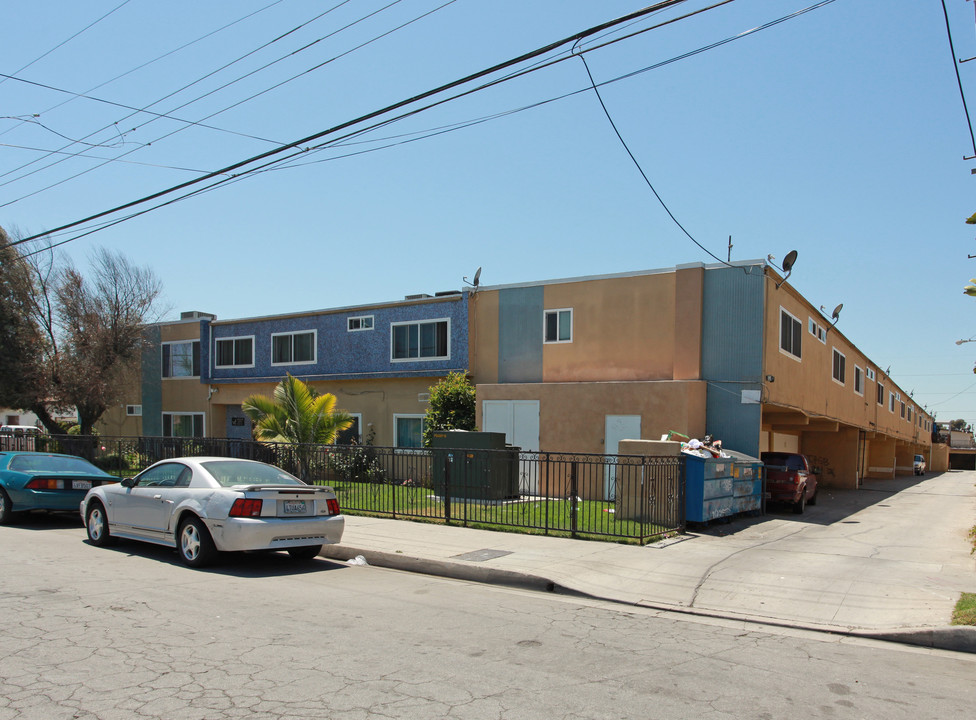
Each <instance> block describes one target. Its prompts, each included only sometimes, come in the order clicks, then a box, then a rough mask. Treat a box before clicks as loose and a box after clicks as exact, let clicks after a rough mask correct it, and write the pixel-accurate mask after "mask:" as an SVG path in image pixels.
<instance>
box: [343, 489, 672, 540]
mask: <svg viewBox="0 0 976 720" xmlns="http://www.w3.org/2000/svg"><path fill="white" fill-rule="evenodd" d="M332 487H333V488H334V489H335V491H336V495H337V497H338V498H339V505H340V507H342V509H343V512H347V513H349V514H364V515H380V516H388V517H391V516H396V517H400V516H402V517H405V518H411V519H421V520H428V521H438V522H445V521H446V520H447V507H446V504H445V502H444V500H443V498H440V497H436V496H435V495H434V493H433V491H432V490H431V489H430V488H422V487H409V486H403V485H389V484H366V483H345V482H336V483H333V485H332ZM574 505H575V507H574ZM615 510H616V508H615V506H614V503H612V502H602V501H592V500H580V501H577V502H576V503H573V502H571V501H570V500H567V499H562V498H558V499H542V498H540V499H533V500H520V501H511V502H481V501H477V500H469V501H467V502H464V501H461V500H454V501H453V502H452V503H451V516H450V521H451V522H452V524H461V525H466V526H468V527H477V528H484V529H490V530H507V531H509V532H524V533H532V534H548V535H555V536H566V537H570V536H574V531H575V537H581V538H594V539H602V540H615V541H627V540H629V541H632V542H639V541H640V539H641V537H643V538H644V539H645V540H647V539H650V538H652V537H656V536H660V535H663V534H665V533H667V531H668V530H670V528H663V527H660V526H655V525H651V524H648V523H644V524H642V523H640V522H637V521H634V520H618V519H617V518H616V517H615V514H616V513H615ZM574 513H575V516H576V524H575V528H574V526H573V515H574Z"/></svg>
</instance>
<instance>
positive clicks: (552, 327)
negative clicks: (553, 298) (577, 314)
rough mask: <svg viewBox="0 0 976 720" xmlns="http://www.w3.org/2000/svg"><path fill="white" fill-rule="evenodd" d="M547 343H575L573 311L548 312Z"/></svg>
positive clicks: (569, 309) (567, 309)
mask: <svg viewBox="0 0 976 720" xmlns="http://www.w3.org/2000/svg"><path fill="white" fill-rule="evenodd" d="M544 332H545V342H547V343H569V342H573V310H572V308H565V309H562V310H546V318H545V329H544Z"/></svg>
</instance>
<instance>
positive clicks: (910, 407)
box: [908, 405, 913, 422]
mask: <svg viewBox="0 0 976 720" xmlns="http://www.w3.org/2000/svg"><path fill="white" fill-rule="evenodd" d="M912 420H913V418H912V406H911V405H909V406H908V422H912Z"/></svg>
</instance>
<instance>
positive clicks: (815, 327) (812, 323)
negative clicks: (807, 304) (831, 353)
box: [807, 318, 827, 345]
mask: <svg viewBox="0 0 976 720" xmlns="http://www.w3.org/2000/svg"><path fill="white" fill-rule="evenodd" d="M807 330H809V331H810V334H811V335H813V336H814V337H815V338H817V340H819V341H820V342H822V343H823V344H824V345H826V344H827V331H826V329H824V326H823V325H821V324H820V323H818V322H817V321H816V320H814V319H813V318H807Z"/></svg>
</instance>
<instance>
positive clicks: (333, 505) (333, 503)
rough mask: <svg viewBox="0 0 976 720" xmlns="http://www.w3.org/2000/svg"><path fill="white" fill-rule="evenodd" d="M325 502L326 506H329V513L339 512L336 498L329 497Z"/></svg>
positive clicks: (335, 513) (336, 513)
mask: <svg viewBox="0 0 976 720" xmlns="http://www.w3.org/2000/svg"><path fill="white" fill-rule="evenodd" d="M325 504H326V507H328V508H329V515H338V514H339V512H340V510H339V501H338V500H336V499H335V498H329V499H328V500H326V501H325Z"/></svg>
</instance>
